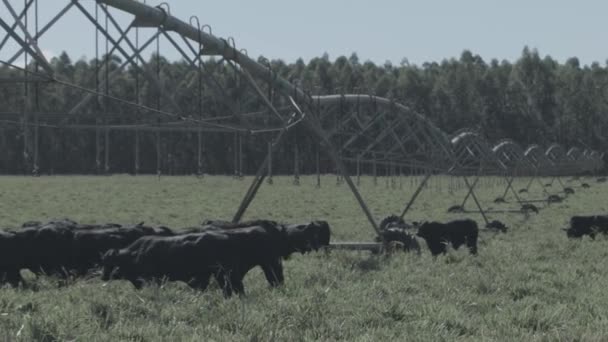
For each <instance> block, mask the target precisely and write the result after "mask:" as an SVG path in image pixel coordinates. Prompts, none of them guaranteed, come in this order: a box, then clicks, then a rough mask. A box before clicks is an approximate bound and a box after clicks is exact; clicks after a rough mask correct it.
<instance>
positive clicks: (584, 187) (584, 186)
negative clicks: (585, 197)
mask: <svg viewBox="0 0 608 342" xmlns="http://www.w3.org/2000/svg"><path fill="white" fill-rule="evenodd" d="M581 187H583V189H589V188H590V187H591V185H589V184H587V183H583V184H581Z"/></svg>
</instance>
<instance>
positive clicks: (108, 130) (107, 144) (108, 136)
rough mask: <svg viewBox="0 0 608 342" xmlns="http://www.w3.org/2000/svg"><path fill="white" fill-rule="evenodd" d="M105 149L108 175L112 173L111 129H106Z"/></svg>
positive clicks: (105, 164) (105, 170)
mask: <svg viewBox="0 0 608 342" xmlns="http://www.w3.org/2000/svg"><path fill="white" fill-rule="evenodd" d="M106 124H107V122H106ZM104 141H105V148H104V154H105V156H104V172H105V173H106V174H107V173H109V172H110V129H109V128H108V127H107V126H106V127H105V137H104Z"/></svg>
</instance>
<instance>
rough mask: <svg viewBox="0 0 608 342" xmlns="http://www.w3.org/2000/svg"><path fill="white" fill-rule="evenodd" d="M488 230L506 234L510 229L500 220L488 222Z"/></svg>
mask: <svg viewBox="0 0 608 342" xmlns="http://www.w3.org/2000/svg"><path fill="white" fill-rule="evenodd" d="M486 228H487V229H490V230H495V231H499V232H503V233H506V232H507V230H508V229H509V228H508V227H507V225H506V224H504V223H502V222H500V221H498V220H494V221H491V222H488V224H486Z"/></svg>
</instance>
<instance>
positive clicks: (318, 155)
mask: <svg viewBox="0 0 608 342" xmlns="http://www.w3.org/2000/svg"><path fill="white" fill-rule="evenodd" d="M316 152H317V153H316V157H317V158H316V159H317V163H316V164H317V188H320V187H321V155H320V152H319V145H318V144H317V151H316Z"/></svg>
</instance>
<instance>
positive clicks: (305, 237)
mask: <svg viewBox="0 0 608 342" xmlns="http://www.w3.org/2000/svg"><path fill="white" fill-rule="evenodd" d="M284 227H285V230H286V232H287V241H288V243H289V250H290V251H291V252H300V253H302V254H304V253H306V252H310V251H312V250H315V251H316V250H319V248H323V247H326V246H329V242H330V238H331V230H330V228H329V223H327V221H312V222H310V223H305V224H288V225H284Z"/></svg>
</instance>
